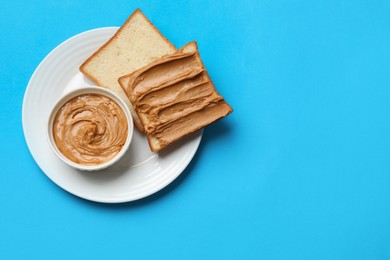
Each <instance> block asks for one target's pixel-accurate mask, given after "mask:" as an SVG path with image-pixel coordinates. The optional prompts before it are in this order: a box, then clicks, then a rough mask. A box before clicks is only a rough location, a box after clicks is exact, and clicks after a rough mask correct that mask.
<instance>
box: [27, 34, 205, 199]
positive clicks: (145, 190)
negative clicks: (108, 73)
mask: <svg viewBox="0 0 390 260" xmlns="http://www.w3.org/2000/svg"><path fill="white" fill-rule="evenodd" d="M117 30H118V27H107V28H100V29H95V30H91V31H87V32H84V33H81V34H78V35H76V36H74V37H72V38H70V39H68V40H67V41H65V42H63V43H62V44H60V45H59V46H58V47H57V48H55V49H54V50H53V51H52V52H51V53H49V55H47V57H46V58H45V59H44V60H43V61H42V62H41V64H40V65H39V66H38V68H37V69H36V70H35V72H34V74H33V76H32V77H31V79H30V82H29V83H28V86H27V90H26V93H25V96H24V100H23V111H22V121H23V131H24V135H25V138H26V142H27V145H28V147H29V149H30V152H31V154H32V156H33V157H34V159H35V161H36V162H37V164H38V165H39V167H40V168H41V169H42V171H43V172H44V173H45V174H46V175H47V176H48V177H49V178H50V179H51V180H52V181H53V182H55V183H56V184H57V185H58V186H60V187H61V188H63V189H64V190H66V191H68V192H70V193H72V194H74V195H76V196H79V197H81V198H84V199H88V200H92V201H97V202H106V203H119V202H128V201H133V200H137V199H141V198H144V197H146V196H148V195H151V194H153V193H155V192H157V191H159V190H161V189H162V188H164V187H165V186H167V185H168V184H169V183H171V182H172V181H173V180H174V179H176V177H178V176H179V175H180V173H181V172H182V171H183V170H184V169H185V168H186V166H187V165H188V164H189V162H190V161H191V159H192V157H193V156H194V154H195V152H196V150H197V149H198V146H199V143H200V140H201V138H202V131H198V132H196V133H194V134H192V135H190V136H188V137H186V138H184V139H183V140H181V141H179V142H177V143H175V144H172V146H171V147H167V148H166V150H163V151H162V152H160V153H158V154H157V153H152V152H150V149H149V146H148V143H147V140H146V138H145V137H144V136H143V135H141V134H140V133H139V132H138V131H135V132H134V136H133V141H132V144H131V146H130V148H129V150H128V152H127V153H126V155H124V157H123V158H122V159H121V160H120V161H119V162H117V163H116V164H115V165H113V166H111V167H109V168H107V169H106V170H102V171H99V172H83V171H78V170H75V169H73V168H71V167H70V166H67V165H66V164H64V163H63V162H62V161H60V160H59V159H58V158H57V157H56V156H55V155H54V153H53V152H52V151H51V149H50V147H49V144H48V142H47V140H46V136H45V122H46V120H47V117H48V116H49V112H50V108H51V107H52V106H53V104H54V103H55V101H56V100H57V99H58V98H60V97H61V96H62V95H64V94H65V93H66V92H68V91H69V90H71V89H75V88H80V87H83V86H89V85H93V83H92V82H90V81H89V80H88V79H86V78H85V77H84V76H83V75H82V74H81V73H80V72H79V70H78V68H79V66H80V65H81V63H82V62H84V60H85V59H86V58H88V57H89V56H90V55H91V54H92V53H93V52H94V51H96V50H97V49H98V48H99V47H100V46H101V45H102V44H103V43H104V42H106V41H107V40H108V39H109V38H110V37H111V36H112V35H113V34H114V33H115V32H116V31H117Z"/></svg>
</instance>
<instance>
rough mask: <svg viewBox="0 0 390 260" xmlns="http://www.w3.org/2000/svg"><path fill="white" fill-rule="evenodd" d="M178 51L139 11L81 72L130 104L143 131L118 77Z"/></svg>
mask: <svg viewBox="0 0 390 260" xmlns="http://www.w3.org/2000/svg"><path fill="white" fill-rule="evenodd" d="M175 51H176V48H175V46H174V45H173V44H172V43H171V42H169V40H168V39H167V38H165V37H164V36H163V35H162V34H161V33H160V31H159V30H158V29H157V28H156V27H155V26H154V25H153V24H152V23H151V22H150V21H149V20H148V18H146V17H145V15H144V14H143V13H142V12H141V10H139V9H137V10H136V11H134V13H133V14H132V15H131V16H130V17H129V18H128V19H127V20H126V22H125V23H124V24H123V25H122V26H121V27H120V28H119V30H118V31H117V32H116V33H115V35H114V36H113V37H112V38H110V39H109V40H108V41H107V42H106V43H105V44H104V45H103V46H102V47H100V48H99V49H98V50H97V51H96V52H95V53H94V54H92V56H91V57H89V58H88V59H87V60H86V61H85V62H84V63H83V64H82V65H81V66H80V71H81V72H82V73H83V74H84V75H85V76H87V77H88V78H89V79H91V80H92V81H93V82H94V83H96V85H99V86H102V87H105V88H108V89H110V90H112V91H114V92H115V93H117V94H118V95H119V96H120V97H121V98H122V99H123V100H124V101H125V103H126V104H127V105H128V107H129V109H130V111H131V114H132V116H133V118H134V124H135V125H136V127H137V128H138V129H139V130H140V131H142V132H143V131H144V128H143V125H142V122H141V121H140V120H139V118H138V116H137V113H136V112H135V111H134V108H133V106H132V105H131V103H130V102H129V100H128V98H127V96H126V94H125V93H124V92H123V90H122V88H121V87H120V85H119V83H118V78H119V77H120V76H122V75H125V74H128V73H132V72H133V71H135V70H137V69H139V68H142V67H144V66H146V65H147V64H149V63H151V62H152V61H154V60H156V59H158V58H160V57H162V56H164V55H166V54H170V53H173V52H175Z"/></svg>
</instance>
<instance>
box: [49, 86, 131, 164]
mask: <svg viewBox="0 0 390 260" xmlns="http://www.w3.org/2000/svg"><path fill="white" fill-rule="evenodd" d="M48 130H49V133H48V134H49V139H50V143H51V146H52V148H53V151H54V152H55V153H56V154H57V155H58V157H59V158H60V159H62V160H63V161H64V162H66V163H68V164H69V165H71V166H73V167H76V168H78V169H82V170H98V169H103V168H106V167H108V166H109V165H111V164H113V163H114V162H116V161H117V160H119V158H120V157H121V156H122V155H123V154H124V153H125V152H126V150H127V149H128V146H129V144H130V141H131V136H132V132H133V122H132V118H131V116H130V112H129V110H128V108H127V107H126V105H125V104H124V102H123V101H122V100H121V99H120V98H118V97H117V96H116V95H115V94H114V93H113V92H111V91H109V90H106V89H103V88H101V87H88V88H85V89H80V90H76V91H74V92H71V93H69V94H68V95H66V96H65V97H63V98H61V99H60V100H59V102H57V104H56V106H55V108H54V109H53V111H52V113H51V116H50V119H49V127H48Z"/></svg>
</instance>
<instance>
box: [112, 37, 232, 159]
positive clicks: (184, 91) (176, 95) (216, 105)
mask: <svg viewBox="0 0 390 260" xmlns="http://www.w3.org/2000/svg"><path fill="white" fill-rule="evenodd" d="M119 81H120V82H121V86H122V88H123V90H124V91H125V93H126V94H127V96H128V97H129V99H130V102H131V103H132V105H133V107H134V109H135V111H136V112H137V114H138V117H139V118H140V120H141V122H142V124H143V125H144V129H145V133H146V135H147V138H148V141H149V146H150V148H151V150H152V151H153V152H157V151H159V150H161V149H162V148H164V147H166V146H167V145H169V144H171V143H172V142H174V141H176V140H178V139H180V138H182V137H183V136H186V135H188V134H190V133H193V132H195V131H196V130H198V129H200V128H203V127H204V126H206V125H209V124H211V123H212V122H214V121H216V120H218V119H220V118H222V117H224V116H226V115H228V114H229V113H231V112H232V108H231V107H230V106H229V105H228V104H227V103H226V102H225V101H224V99H223V97H222V96H220V95H219V94H218V93H217V91H216V90H215V87H214V85H213V83H212V82H211V79H210V77H209V75H208V73H207V71H206V69H205V67H204V65H203V62H202V60H201V58H200V55H199V52H198V47H197V44H196V42H191V43H189V44H187V45H185V46H184V47H183V48H181V49H180V50H179V51H177V52H175V53H173V54H168V55H165V56H163V57H162V58H160V59H158V60H156V61H154V62H152V63H151V64H149V65H147V66H145V67H143V68H141V69H139V70H136V71H134V72H133V73H131V74H128V75H125V76H122V77H120V79H119Z"/></svg>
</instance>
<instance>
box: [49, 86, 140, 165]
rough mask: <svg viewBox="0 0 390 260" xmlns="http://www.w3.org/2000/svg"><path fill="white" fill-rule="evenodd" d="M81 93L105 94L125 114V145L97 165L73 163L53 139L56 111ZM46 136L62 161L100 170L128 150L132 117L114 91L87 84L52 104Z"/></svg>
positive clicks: (131, 132)
mask: <svg viewBox="0 0 390 260" xmlns="http://www.w3.org/2000/svg"><path fill="white" fill-rule="evenodd" d="M83 94H100V95H103V96H106V97H108V98H110V99H112V100H113V101H115V102H116V103H117V104H118V105H119V106H120V108H121V109H122V110H123V112H124V114H125V116H126V119H127V129H128V131H127V133H128V135H127V138H126V142H125V145H124V146H123V148H122V149H121V150H120V152H119V153H118V154H117V155H115V156H114V157H113V158H112V159H111V160H109V161H107V162H104V163H102V164H97V165H82V164H78V163H75V162H73V161H71V160H70V159H68V158H67V157H66V156H64V155H63V154H62V153H61V151H60V150H59V149H58V147H57V145H56V143H55V141H54V137H53V123H54V118H55V116H56V114H57V112H58V110H59V109H60V108H61V107H62V106H63V105H64V104H65V103H66V102H68V101H69V100H71V99H72V98H74V97H77V96H80V95H83ZM46 129H47V137H48V141H49V144H50V147H51V149H52V150H53V152H54V153H55V154H56V155H57V157H58V158H60V159H61V160H62V161H63V162H64V163H66V164H68V165H70V166H72V167H74V168H76V169H79V170H86V171H96V170H102V169H105V168H107V167H109V166H111V165H112V164H114V163H115V162H117V161H118V160H119V159H120V158H121V157H122V156H123V155H124V154H125V153H126V151H127V150H128V148H129V146H130V143H131V139H132V137H133V131H134V129H133V118H132V116H131V114H130V111H129V109H128V107H127V105H126V104H125V103H124V102H123V100H122V99H121V98H119V97H118V96H117V95H116V94H115V93H114V92H112V91H110V90H108V89H105V88H102V87H98V86H88V87H85V88H81V89H76V90H73V91H71V92H69V93H67V94H65V95H64V96H62V97H61V98H60V99H59V100H58V101H57V102H56V103H55V105H54V107H53V108H52V110H51V112H50V115H49V119H48V123H47V127H46Z"/></svg>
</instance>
